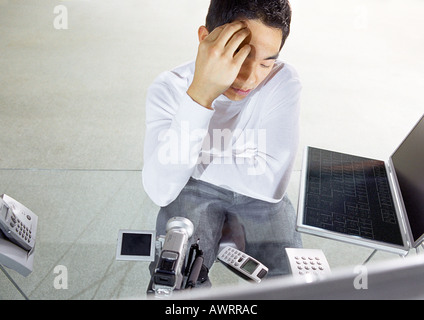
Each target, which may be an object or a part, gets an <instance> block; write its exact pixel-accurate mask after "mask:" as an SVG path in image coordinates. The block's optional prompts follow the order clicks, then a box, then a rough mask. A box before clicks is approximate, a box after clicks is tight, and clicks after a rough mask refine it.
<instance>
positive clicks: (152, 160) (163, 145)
mask: <svg viewBox="0 0 424 320" xmlns="http://www.w3.org/2000/svg"><path fill="white" fill-rule="evenodd" d="M172 76H173V75H172V74H171V73H168V74H167V75H166V76H164V75H162V76H161V77H159V78H158V79H157V80H156V81H155V82H154V83H153V84H152V86H151V87H150V88H149V90H148V93H147V98H146V133H145V142H144V165H143V170H142V177H143V186H144V190H145V192H146V193H147V195H148V196H149V197H150V198H151V199H152V201H153V202H154V203H156V204H157V205H159V206H166V205H168V204H169V203H171V202H172V201H173V200H174V199H175V198H176V197H177V196H178V194H179V193H180V191H181V190H182V188H183V187H184V186H185V185H186V183H187V181H188V180H189V178H190V176H191V174H192V172H193V170H194V167H195V166H196V164H197V161H198V158H199V154H200V152H201V148H202V144H203V140H204V138H205V136H206V135H207V129H208V126H209V122H210V119H211V117H212V115H213V113H214V111H213V110H209V109H207V108H205V107H203V106H201V105H199V104H198V103H196V102H195V101H194V100H193V99H191V97H190V96H189V95H188V94H187V93H186V89H184V88H183V89H181V88H180V89H179V88H177V87H176V86H175V85H174V84H172V82H171V81H167V80H173V79H168V78H169V77H172ZM176 82H177V83H178V79H177V81H176Z"/></svg>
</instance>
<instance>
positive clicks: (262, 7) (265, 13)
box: [206, 0, 292, 48]
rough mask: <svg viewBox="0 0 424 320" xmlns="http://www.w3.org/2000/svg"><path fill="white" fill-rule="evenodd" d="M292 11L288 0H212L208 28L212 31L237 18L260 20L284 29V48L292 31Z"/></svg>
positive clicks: (270, 25) (207, 17) (282, 43)
mask: <svg viewBox="0 0 424 320" xmlns="http://www.w3.org/2000/svg"><path fill="white" fill-rule="evenodd" d="M291 13H292V11H291V7H290V3H289V1H288V0H211V3H210V6H209V11H208V14H207V16H206V28H207V29H208V31H209V32H212V31H213V30H214V29H215V28H216V27H219V26H221V25H223V24H226V23H230V22H233V21H235V20H239V19H248V20H260V21H261V22H262V23H263V24H265V25H266V26H268V27H272V28H277V29H281V30H282V32H283V39H282V42H281V48H282V47H283V45H284V43H285V42H286V39H287V37H288V35H289V33H290V22H291Z"/></svg>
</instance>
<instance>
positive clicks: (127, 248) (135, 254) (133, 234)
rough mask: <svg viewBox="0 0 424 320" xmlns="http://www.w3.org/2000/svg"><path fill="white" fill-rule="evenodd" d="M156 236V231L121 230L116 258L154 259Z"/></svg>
mask: <svg viewBox="0 0 424 320" xmlns="http://www.w3.org/2000/svg"><path fill="white" fill-rule="evenodd" d="M155 237H156V233H155V231H134V230H120V231H119V235H118V246H117V251H116V259H117V260H138V261H153V260H154V254H155V241H156V239H155Z"/></svg>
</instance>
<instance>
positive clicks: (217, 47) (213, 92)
mask: <svg viewBox="0 0 424 320" xmlns="http://www.w3.org/2000/svg"><path fill="white" fill-rule="evenodd" d="M249 35H250V30H249V29H248V28H247V24H246V23H245V22H243V21H235V22H232V23H228V24H225V25H222V26H220V27H217V28H215V29H214V30H213V31H212V32H211V33H210V34H208V35H207V36H206V37H205V38H204V39H203V40H202V41H201V42H200V44H199V50H198V53H197V58H196V66H195V72H194V78H193V82H192V83H191V85H190V87H189V88H188V90H187V94H188V95H189V96H190V97H191V98H192V99H193V100H194V101H196V102H197V103H199V104H200V105H202V106H204V107H206V108H211V105H212V102H213V101H214V100H215V99H216V98H217V97H218V96H219V95H221V94H222V93H224V92H225V91H226V90H227V89H228V88H229V87H230V86H231V85H232V83H233V82H234V80H235V79H236V78H237V75H238V74H239V72H240V69H241V67H242V65H243V62H244V61H245V60H246V58H247V56H248V55H249V53H250V51H251V47H250V45H249V44H245V45H243V46H241V45H242V43H243V41H245V40H246V38H248V36H249Z"/></svg>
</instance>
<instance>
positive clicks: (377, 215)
mask: <svg viewBox="0 0 424 320" xmlns="http://www.w3.org/2000/svg"><path fill="white" fill-rule="evenodd" d="M308 159H309V161H308V169H307V170H308V172H307V180H306V196H305V214H304V223H305V224H307V225H311V226H314V227H318V228H322V229H326V230H329V231H334V232H339V233H343V234H348V235H353V236H359V237H362V238H366V239H372V240H378V241H384V242H389V243H393V244H400V245H401V244H402V237H401V234H400V229H399V225H398V221H397V216H396V211H395V207H394V203H393V199H392V195H391V191H390V187H389V181H388V177H387V173H386V168H385V165H384V162H383V161H378V160H373V159H367V158H363V157H358V156H353V155H348V154H343V153H338V152H333V151H327V150H323V149H317V148H309V156H308Z"/></svg>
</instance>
